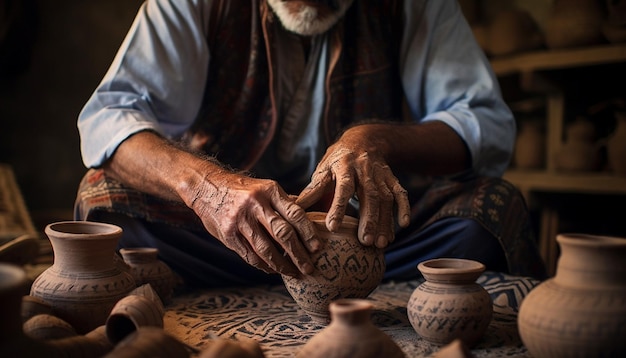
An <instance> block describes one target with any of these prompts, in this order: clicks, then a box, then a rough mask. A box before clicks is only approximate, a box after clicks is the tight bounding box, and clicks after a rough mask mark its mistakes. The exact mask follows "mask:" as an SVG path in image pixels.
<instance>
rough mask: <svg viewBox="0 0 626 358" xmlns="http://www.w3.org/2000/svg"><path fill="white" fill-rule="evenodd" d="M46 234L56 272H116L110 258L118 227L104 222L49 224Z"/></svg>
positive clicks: (119, 229) (116, 238)
mask: <svg viewBox="0 0 626 358" xmlns="http://www.w3.org/2000/svg"><path fill="white" fill-rule="evenodd" d="M45 233H46V235H47V236H48V238H49V239H50V243H51V244H52V248H53V251H54V264H53V267H54V268H55V269H56V270H63V271H67V272H72V273H75V274H80V273H81V272H85V271H89V272H93V271H107V270H110V269H115V264H114V261H113V255H114V253H115V247H116V246H117V242H118V240H119V238H120V236H121V234H122V230H121V228H119V227H117V226H115V225H110V224H103V223H91V222H78V221H66V222H58V223H54V224H50V225H48V226H47V227H46V229H45Z"/></svg>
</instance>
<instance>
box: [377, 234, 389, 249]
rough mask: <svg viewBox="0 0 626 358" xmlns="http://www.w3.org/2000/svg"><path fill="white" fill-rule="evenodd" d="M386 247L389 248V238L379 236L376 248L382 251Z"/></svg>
mask: <svg viewBox="0 0 626 358" xmlns="http://www.w3.org/2000/svg"><path fill="white" fill-rule="evenodd" d="M385 246H387V236H385V235H380V236H378V239H377V240H376V247H378V248H379V249H382V248H384V247H385Z"/></svg>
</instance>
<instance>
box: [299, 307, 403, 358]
mask: <svg viewBox="0 0 626 358" xmlns="http://www.w3.org/2000/svg"><path fill="white" fill-rule="evenodd" d="M372 308H373V305H372V303H371V302H369V301H367V300H363V299H341V300H337V301H334V302H332V303H331V304H330V315H331V321H330V324H329V325H328V326H327V327H326V328H324V329H323V330H321V331H320V332H319V333H317V334H316V335H315V336H313V337H312V338H311V339H309V341H307V342H306V343H305V344H304V346H303V347H302V349H301V350H300V351H298V353H297V354H296V357H306V358H318V357H319V358H343V357H345V358H352V357H359V358H369V357H372V358H378V357H385V358H394V357H395V358H400V357H404V356H405V354H404V352H403V351H402V350H401V349H400V347H399V346H398V345H397V344H396V343H395V342H394V341H393V340H392V339H391V338H390V337H389V336H388V335H387V334H386V333H384V332H383V331H381V330H380V329H379V328H378V327H376V326H375V325H374V324H373V323H372V321H371V318H370V317H371V311H372Z"/></svg>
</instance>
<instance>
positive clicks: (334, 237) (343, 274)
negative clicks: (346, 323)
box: [282, 212, 385, 322]
mask: <svg viewBox="0 0 626 358" xmlns="http://www.w3.org/2000/svg"><path fill="white" fill-rule="evenodd" d="M307 216H308V218H309V219H310V220H311V221H312V222H313V224H315V227H316V228H317V234H318V238H319V239H320V240H321V241H322V242H323V248H322V249H321V250H320V251H318V252H317V253H315V254H313V255H312V256H311V259H312V260H313V265H314V267H315V271H314V272H313V273H312V274H310V275H301V276H299V277H291V276H286V275H283V277H282V278H283V282H284V283H285V287H286V288H287V291H289V294H290V295H291V297H293V299H294V300H295V301H296V303H297V304H298V305H299V306H300V308H302V310H303V311H305V312H306V313H307V314H308V315H309V316H310V317H311V318H312V319H314V320H316V321H320V322H328V321H329V318H330V316H329V311H328V306H329V304H330V303H331V302H332V301H334V300H337V299H339V298H366V297H367V296H369V294H370V293H371V292H372V291H373V290H374V289H375V288H376V287H378V285H379V284H380V282H381V281H382V279H383V275H384V273H385V257H384V253H383V250H382V249H379V248H376V247H374V246H363V245H362V244H361V243H360V242H359V240H358V238H357V226H358V220H357V219H355V218H353V217H349V216H346V217H344V219H343V224H342V225H341V227H340V228H339V230H338V231H337V232H330V231H328V229H327V228H326V224H325V220H326V213H321V212H309V213H307Z"/></svg>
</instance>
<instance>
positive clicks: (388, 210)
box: [375, 181, 395, 249]
mask: <svg viewBox="0 0 626 358" xmlns="http://www.w3.org/2000/svg"><path fill="white" fill-rule="evenodd" d="M378 190H379V191H380V197H381V200H380V207H379V215H378V235H377V237H376V242H375V244H376V247H378V248H381V249H382V248H385V247H386V246H387V245H388V244H389V243H390V242H392V241H393V239H394V231H395V227H394V220H393V203H394V196H393V194H392V193H391V190H389V188H388V187H387V185H386V183H384V182H382V181H381V182H380V184H379V185H378Z"/></svg>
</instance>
